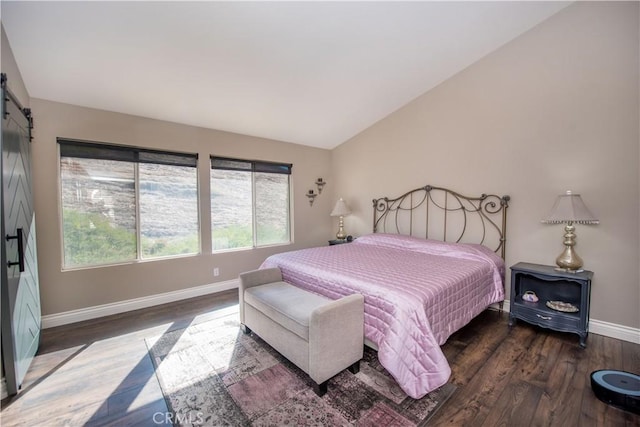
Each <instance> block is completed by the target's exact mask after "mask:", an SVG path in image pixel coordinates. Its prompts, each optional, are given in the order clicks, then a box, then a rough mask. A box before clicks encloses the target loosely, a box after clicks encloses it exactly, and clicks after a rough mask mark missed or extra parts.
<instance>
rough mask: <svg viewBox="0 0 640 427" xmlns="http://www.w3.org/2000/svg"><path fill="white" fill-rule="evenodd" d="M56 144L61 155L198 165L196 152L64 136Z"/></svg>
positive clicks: (172, 164)
mask: <svg viewBox="0 0 640 427" xmlns="http://www.w3.org/2000/svg"><path fill="white" fill-rule="evenodd" d="M58 144H59V145H60V155H61V156H62V157H77V158H81V159H100V160H117V161H122V162H133V163H154V164H159V165H170V166H186V167H194V168H195V167H196V166H197V165H198V154H197V153H193V154H192V153H175V152H171V151H160V150H149V149H146V148H137V147H129V146H124V145H112V144H103V143H96V142H87V141H79V140H75V139H65V138H58Z"/></svg>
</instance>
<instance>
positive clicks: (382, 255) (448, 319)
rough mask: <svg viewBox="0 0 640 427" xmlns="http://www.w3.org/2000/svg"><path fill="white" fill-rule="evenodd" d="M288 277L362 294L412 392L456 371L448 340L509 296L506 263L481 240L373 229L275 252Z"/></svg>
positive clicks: (321, 290)
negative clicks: (336, 241)
mask: <svg viewBox="0 0 640 427" xmlns="http://www.w3.org/2000/svg"><path fill="white" fill-rule="evenodd" d="M267 267H280V269H281V270H282V274H283V278H284V280H285V281H286V282H289V283H292V284H295V285H296V286H299V287H301V288H304V289H307V290H310V291H313V292H316V293H318V294H321V295H325V296H327V297H329V298H333V299H337V298H340V297H342V296H345V295H350V294H353V293H360V294H362V295H364V300H365V337H366V338H368V339H369V340H370V341H371V342H373V343H375V344H376V345H377V347H378V358H379V360H380V363H381V364H382V366H384V367H385V368H386V369H387V371H389V373H391V375H393V377H394V378H395V379H396V380H397V381H398V384H399V385H400V387H402V389H403V390H404V391H405V393H407V394H408V395H409V396H411V397H413V398H415V399H419V398H421V397H423V396H424V395H425V394H427V393H429V392H430V391H432V390H435V389H436V388H438V387H440V386H442V385H443V384H445V383H446V382H447V381H448V379H449V376H450V375H451V368H450V367H449V364H448V363H447V360H446V358H445V357H444V354H443V353H442V351H441V349H440V345H442V344H444V343H445V341H446V340H447V339H448V338H449V336H450V335H451V334H452V333H453V332H455V331H457V330H458V329H460V328H461V327H462V326H464V325H466V324H467V323H468V322H469V321H470V320H471V319H473V318H474V317H475V316H477V315H478V314H479V313H480V312H482V311H483V310H484V309H485V308H487V306H489V305H490V304H493V303H495V302H498V301H502V300H504V287H503V279H504V262H503V261H502V259H501V258H500V257H499V256H497V255H496V254H495V253H493V252H492V251H491V250H490V249H488V248H486V247H484V246H481V245H463V244H455V243H444V242H438V241H434V240H425V239H418V238H414V237H408V236H401V235H391V234H371V235H367V236H363V237H360V238H358V239H356V240H355V241H354V242H353V243H350V244H342V245H334V246H326V247H319V248H311V249H303V250H298V251H293V252H286V253H281V254H277V255H272V256H270V257H269V258H267V259H266V260H265V261H264V263H263V264H262V266H261V268H267Z"/></svg>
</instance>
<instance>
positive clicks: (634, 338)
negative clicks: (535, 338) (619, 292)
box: [492, 301, 640, 344]
mask: <svg viewBox="0 0 640 427" xmlns="http://www.w3.org/2000/svg"><path fill="white" fill-rule="evenodd" d="M492 307H494V308H496V309H497V308H498V304H494V305H493V306H492ZM504 311H506V312H508V311H509V301H505V302H504ZM589 333H594V334H598V335H604V336H605V337H610V338H616V339H619V340H622V341H628V342H632V343H634V344H640V329H637V328H630V327H629V326H623V325H618V324H616V323H609V322H604V321H602V320H597V319H589Z"/></svg>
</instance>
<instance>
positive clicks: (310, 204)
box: [307, 190, 318, 206]
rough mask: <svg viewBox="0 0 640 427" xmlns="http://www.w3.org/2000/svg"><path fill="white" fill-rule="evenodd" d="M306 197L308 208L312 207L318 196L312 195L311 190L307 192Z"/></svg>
mask: <svg viewBox="0 0 640 427" xmlns="http://www.w3.org/2000/svg"><path fill="white" fill-rule="evenodd" d="M307 197H308V198H309V206H313V201H314V200H315V198H316V197H318V195H317V194H316V193H314V192H313V190H309V192H308V193H307Z"/></svg>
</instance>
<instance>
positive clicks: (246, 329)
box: [240, 325, 251, 335]
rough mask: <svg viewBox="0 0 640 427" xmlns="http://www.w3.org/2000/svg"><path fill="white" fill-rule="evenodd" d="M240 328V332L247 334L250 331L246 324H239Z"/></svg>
mask: <svg viewBox="0 0 640 427" xmlns="http://www.w3.org/2000/svg"><path fill="white" fill-rule="evenodd" d="M240 329H242V332H244V333H245V335H249V334H250V333H251V328H249V327H248V326H247V325H240Z"/></svg>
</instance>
